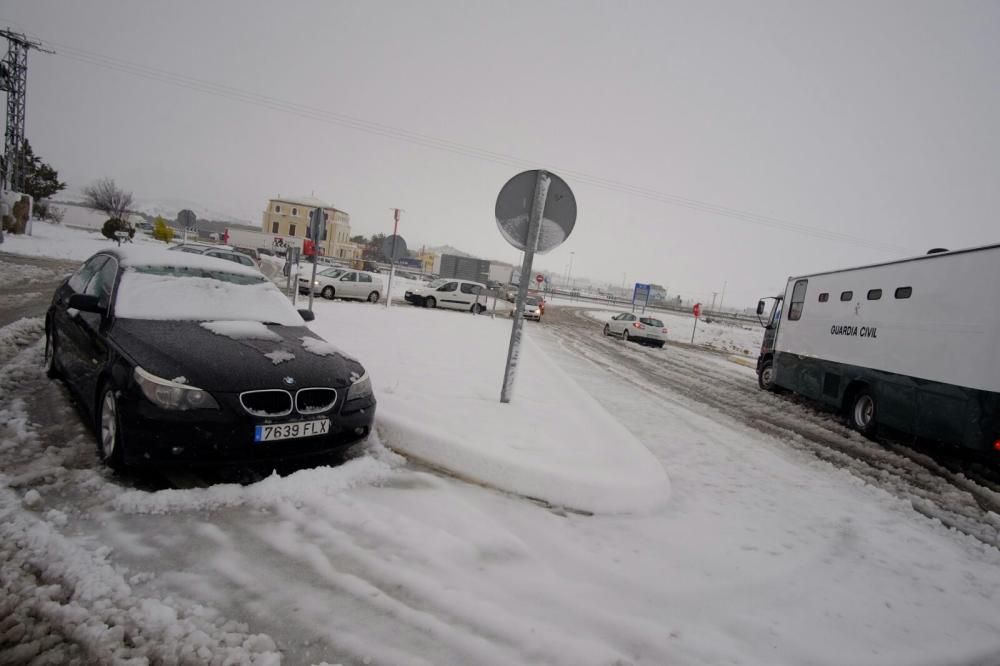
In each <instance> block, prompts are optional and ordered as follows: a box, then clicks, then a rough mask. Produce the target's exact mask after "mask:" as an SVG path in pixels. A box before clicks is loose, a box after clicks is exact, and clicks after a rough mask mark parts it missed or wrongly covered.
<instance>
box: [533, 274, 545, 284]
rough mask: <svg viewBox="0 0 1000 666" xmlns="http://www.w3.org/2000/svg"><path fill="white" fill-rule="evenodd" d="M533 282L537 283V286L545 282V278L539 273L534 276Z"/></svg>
mask: <svg viewBox="0 0 1000 666" xmlns="http://www.w3.org/2000/svg"><path fill="white" fill-rule="evenodd" d="M535 282H537V283H538V284H541V283H543V282H545V276H544V275H542V274H541V273H539V274H538V275H536V276H535Z"/></svg>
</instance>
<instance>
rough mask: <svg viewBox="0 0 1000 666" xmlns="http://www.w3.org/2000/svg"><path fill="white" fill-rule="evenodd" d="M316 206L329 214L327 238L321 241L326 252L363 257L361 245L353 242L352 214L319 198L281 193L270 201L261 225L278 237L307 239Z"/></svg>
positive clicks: (338, 255) (265, 230) (323, 250)
mask: <svg viewBox="0 0 1000 666" xmlns="http://www.w3.org/2000/svg"><path fill="white" fill-rule="evenodd" d="M316 208H322V209H323V210H324V211H325V212H326V214H327V223H326V240H325V241H323V242H321V243H320V244H319V245H320V247H321V248H322V254H323V255H325V256H327V257H335V258H337V259H349V260H354V259H361V246H359V245H358V244H357V243H352V242H351V216H350V215H348V214H347V213H345V212H344V211H342V210H338V209H337V208H335V207H334V206H333V205H332V204H328V203H326V202H325V201H322V200H320V199H317V198H316V197H280V196H279V197H277V198H275V199H270V200H268V202H267V209H266V210H265V211H264V215H263V219H262V221H261V228H262V229H263V231H264V232H265V233H269V234H275V235H277V236H288V237H290V238H305V236H306V233H307V229H308V227H309V214H310V213H311V212H312V211H313V210H315V209H316ZM296 244H297V243H296Z"/></svg>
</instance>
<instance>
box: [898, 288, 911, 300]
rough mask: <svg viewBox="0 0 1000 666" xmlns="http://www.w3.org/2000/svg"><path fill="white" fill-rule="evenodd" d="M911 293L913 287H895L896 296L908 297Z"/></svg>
mask: <svg viewBox="0 0 1000 666" xmlns="http://www.w3.org/2000/svg"><path fill="white" fill-rule="evenodd" d="M912 294H913V287H899V288H898V289H896V298H909V297H910V296H911V295H912Z"/></svg>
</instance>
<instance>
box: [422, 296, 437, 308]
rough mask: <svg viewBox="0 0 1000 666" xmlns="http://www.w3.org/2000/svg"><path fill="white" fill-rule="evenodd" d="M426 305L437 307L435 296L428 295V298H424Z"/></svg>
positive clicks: (426, 306) (427, 306)
mask: <svg viewBox="0 0 1000 666" xmlns="http://www.w3.org/2000/svg"><path fill="white" fill-rule="evenodd" d="M424 307H425V308H436V307H437V301H436V300H434V297H433V296H428V297H427V298H425V299H424Z"/></svg>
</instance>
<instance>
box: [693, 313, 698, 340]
mask: <svg viewBox="0 0 1000 666" xmlns="http://www.w3.org/2000/svg"><path fill="white" fill-rule="evenodd" d="M697 330H698V318H697V317H695V318H694V327H693V328H692V329H691V344H694V332H695V331H697Z"/></svg>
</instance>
